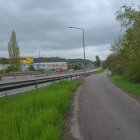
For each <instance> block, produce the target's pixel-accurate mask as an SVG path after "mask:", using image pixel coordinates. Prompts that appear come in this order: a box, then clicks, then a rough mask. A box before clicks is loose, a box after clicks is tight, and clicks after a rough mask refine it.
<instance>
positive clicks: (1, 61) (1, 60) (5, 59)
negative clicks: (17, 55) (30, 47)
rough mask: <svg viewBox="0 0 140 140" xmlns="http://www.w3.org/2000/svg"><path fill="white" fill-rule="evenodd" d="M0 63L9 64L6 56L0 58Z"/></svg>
mask: <svg viewBox="0 0 140 140" xmlns="http://www.w3.org/2000/svg"><path fill="white" fill-rule="evenodd" d="M0 64H9V62H8V59H7V58H4V57H2V58H0Z"/></svg>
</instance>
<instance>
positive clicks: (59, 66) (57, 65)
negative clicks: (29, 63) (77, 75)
mask: <svg viewBox="0 0 140 140" xmlns="http://www.w3.org/2000/svg"><path fill="white" fill-rule="evenodd" d="M33 66H34V68H35V70H39V69H43V70H46V71H47V70H54V71H56V70H62V71H64V70H68V63H67V62H44V63H34V64H33Z"/></svg>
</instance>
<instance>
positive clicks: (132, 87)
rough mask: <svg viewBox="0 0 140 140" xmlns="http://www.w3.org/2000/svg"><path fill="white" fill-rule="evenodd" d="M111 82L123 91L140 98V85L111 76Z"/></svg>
mask: <svg viewBox="0 0 140 140" xmlns="http://www.w3.org/2000/svg"><path fill="white" fill-rule="evenodd" d="M110 78H111V80H112V81H113V82H114V83H116V84H117V85H118V86H120V87H121V88H123V89H126V90H127V91H129V92H131V93H132V94H134V95H135V96H140V83H132V82H129V81H127V80H126V79H125V78H123V77H121V76H111V77H110Z"/></svg>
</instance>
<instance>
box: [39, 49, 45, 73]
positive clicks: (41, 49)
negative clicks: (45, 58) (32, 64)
mask: <svg viewBox="0 0 140 140" xmlns="http://www.w3.org/2000/svg"><path fill="white" fill-rule="evenodd" d="M41 50H46V49H40V48H39V70H40V51H41Z"/></svg>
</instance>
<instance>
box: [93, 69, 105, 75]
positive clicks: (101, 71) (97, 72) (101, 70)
mask: <svg viewBox="0 0 140 140" xmlns="http://www.w3.org/2000/svg"><path fill="white" fill-rule="evenodd" d="M104 70H105V69H103V68H101V69H99V70H97V71H94V72H93V73H95V74H100V73H103V72H104Z"/></svg>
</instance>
